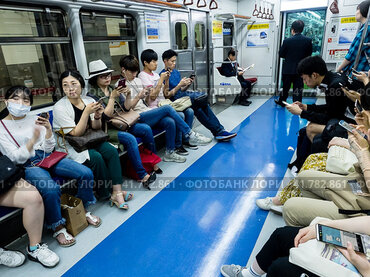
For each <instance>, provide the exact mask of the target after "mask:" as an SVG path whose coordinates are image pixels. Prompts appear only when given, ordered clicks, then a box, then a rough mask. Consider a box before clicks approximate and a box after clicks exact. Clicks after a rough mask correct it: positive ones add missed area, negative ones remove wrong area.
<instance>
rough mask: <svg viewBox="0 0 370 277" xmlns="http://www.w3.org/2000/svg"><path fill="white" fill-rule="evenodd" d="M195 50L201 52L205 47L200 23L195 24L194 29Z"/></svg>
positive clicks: (202, 28) (203, 33) (202, 27)
mask: <svg viewBox="0 0 370 277" xmlns="http://www.w3.org/2000/svg"><path fill="white" fill-rule="evenodd" d="M194 38H195V48H196V49H197V50H203V49H204V47H205V27H204V24H202V23H197V24H195V28H194Z"/></svg>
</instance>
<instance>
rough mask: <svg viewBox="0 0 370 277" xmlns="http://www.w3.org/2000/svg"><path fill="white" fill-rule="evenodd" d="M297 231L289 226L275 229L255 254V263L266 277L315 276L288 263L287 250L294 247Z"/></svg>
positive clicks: (297, 228) (297, 229)
mask: <svg viewBox="0 0 370 277" xmlns="http://www.w3.org/2000/svg"><path fill="white" fill-rule="evenodd" d="M299 229H300V228H299V227H290V226H286V227H283V228H278V229H276V230H275V231H274V232H273V233H272V235H271V237H270V238H269V240H268V241H267V242H266V243H265V245H264V246H263V248H262V249H261V251H260V252H259V253H258V254H257V256H256V259H257V262H258V264H259V266H260V267H261V269H262V270H263V271H265V272H267V276H268V277H277V276H279V277H300V276H301V274H302V273H306V274H307V275H308V276H310V277H316V276H317V275H315V274H313V273H311V272H309V271H308V270H306V269H304V268H301V267H299V266H297V265H294V264H292V263H290V262H289V250H290V248H293V247H294V238H295V236H296V235H297V234H298V231H299Z"/></svg>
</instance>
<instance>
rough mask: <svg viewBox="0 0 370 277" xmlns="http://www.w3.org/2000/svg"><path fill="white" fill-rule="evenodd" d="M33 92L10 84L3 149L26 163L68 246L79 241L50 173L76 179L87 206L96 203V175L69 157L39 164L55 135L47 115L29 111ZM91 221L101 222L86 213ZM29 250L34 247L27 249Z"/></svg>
mask: <svg viewBox="0 0 370 277" xmlns="http://www.w3.org/2000/svg"><path fill="white" fill-rule="evenodd" d="M32 100H33V99H32V93H31V92H30V90H29V89H28V88H26V87H22V86H17V87H12V88H10V89H9V90H8V91H7V92H6V95H5V103H6V106H7V110H8V112H9V114H8V115H7V116H6V117H5V118H4V119H3V120H1V122H0V123H1V124H0V152H1V153H3V154H4V155H6V156H8V157H9V159H10V160H12V161H13V162H14V163H16V164H19V165H23V166H24V168H25V179H26V180H27V181H28V182H29V183H31V184H32V185H33V186H35V187H36V188H37V189H38V191H39V192H40V194H41V196H42V198H43V201H44V205H45V221H46V225H47V227H48V228H49V229H52V230H53V231H54V235H53V236H54V237H55V238H56V239H57V241H58V243H59V245H60V246H63V247H67V246H71V245H73V244H75V243H76V241H75V239H74V238H73V237H72V236H71V235H70V234H68V233H67V231H66V229H65V219H64V218H62V215H61V209H60V195H61V192H60V187H59V185H58V184H57V183H56V182H55V181H54V180H53V179H52V177H51V176H60V177H64V178H68V179H76V180H77V186H78V193H77V197H79V198H80V199H82V201H83V204H84V206H85V207H87V206H89V205H91V204H94V203H95V202H96V199H95V197H94V194H93V190H92V189H93V185H94V176H93V173H92V171H91V170H90V169H89V168H88V167H86V166H83V165H81V164H79V163H77V162H74V161H72V160H70V159H62V160H60V161H59V162H58V163H56V164H55V165H53V166H52V167H51V168H50V169H44V168H41V167H39V166H37V164H38V163H39V162H40V161H42V160H43V159H44V158H46V157H48V156H49V155H50V154H51V153H52V152H53V150H54V147H55V139H54V136H53V134H52V128H51V125H50V122H49V120H48V119H47V118H43V117H41V116H36V115H35V116H32V115H29V111H30V109H31V104H32ZM86 219H87V221H88V223H89V224H90V225H92V226H94V227H98V226H99V225H100V224H101V220H100V218H99V217H96V216H93V215H91V213H86ZM28 250H29V253H31V252H32V250H33V249H32V248H30V249H28Z"/></svg>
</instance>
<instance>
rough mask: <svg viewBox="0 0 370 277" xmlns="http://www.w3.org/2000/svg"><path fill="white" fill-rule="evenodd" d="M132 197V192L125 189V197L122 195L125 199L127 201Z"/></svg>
mask: <svg viewBox="0 0 370 277" xmlns="http://www.w3.org/2000/svg"><path fill="white" fill-rule="evenodd" d="M122 193H123V192H122ZM132 198H134V194H133V193H131V192H130V191H127V192H126V194H125V197H124V199H125V201H126V202H128V201H130V200H132Z"/></svg>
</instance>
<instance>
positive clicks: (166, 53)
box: [162, 49, 177, 61]
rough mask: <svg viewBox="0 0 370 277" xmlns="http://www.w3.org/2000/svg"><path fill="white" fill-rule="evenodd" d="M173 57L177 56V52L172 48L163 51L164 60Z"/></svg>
mask: <svg viewBox="0 0 370 277" xmlns="http://www.w3.org/2000/svg"><path fill="white" fill-rule="evenodd" d="M172 57H177V53H176V51H173V50H172V49H168V50H166V51H164V52H163V54H162V60H163V61H164V60H169V59H171V58H172Z"/></svg>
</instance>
